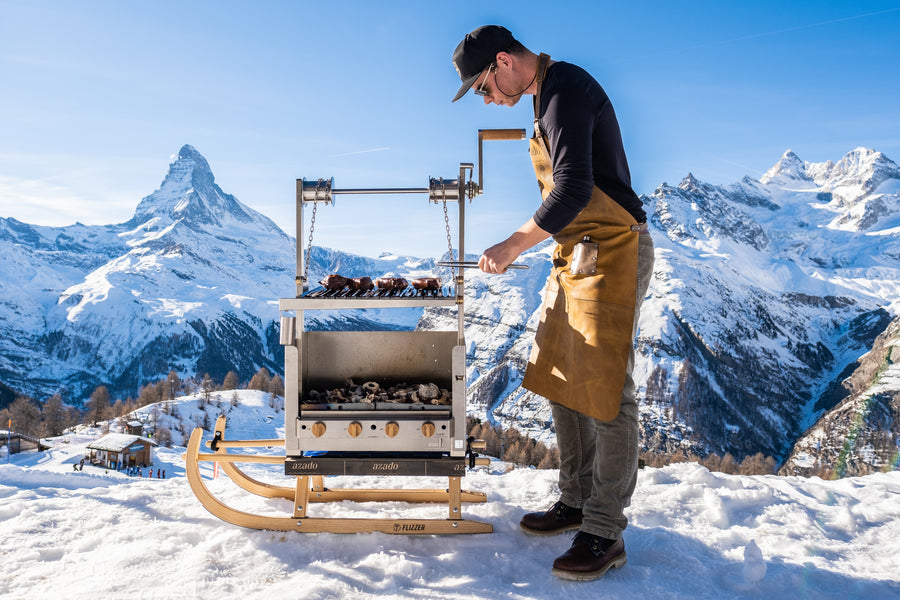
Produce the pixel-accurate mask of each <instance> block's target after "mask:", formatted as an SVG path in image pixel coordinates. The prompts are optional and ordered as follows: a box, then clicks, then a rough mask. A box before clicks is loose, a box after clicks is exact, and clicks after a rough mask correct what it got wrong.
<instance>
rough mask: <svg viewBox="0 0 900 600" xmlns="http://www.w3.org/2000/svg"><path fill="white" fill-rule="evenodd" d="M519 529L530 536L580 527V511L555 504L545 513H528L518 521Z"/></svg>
mask: <svg viewBox="0 0 900 600" xmlns="http://www.w3.org/2000/svg"><path fill="white" fill-rule="evenodd" d="M519 527H521V528H522V531H524V532H525V533H530V534H532V535H550V534H552V533H559V532H560V531H569V530H571V529H578V528H579V527H581V509H580V508H572V507H571V506H567V505H565V504H563V503H562V502H557V503H556V504H554V505H553V506H551V507H550V509H549V510H548V511H547V512H533V513H528V514H526V515H525V516H524V517H522V520H521V521H519Z"/></svg>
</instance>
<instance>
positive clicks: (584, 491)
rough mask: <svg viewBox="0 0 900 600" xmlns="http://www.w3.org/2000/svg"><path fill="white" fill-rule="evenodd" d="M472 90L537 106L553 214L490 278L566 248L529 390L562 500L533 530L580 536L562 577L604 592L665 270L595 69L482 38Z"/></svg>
mask: <svg viewBox="0 0 900 600" xmlns="http://www.w3.org/2000/svg"><path fill="white" fill-rule="evenodd" d="M453 65H454V67H455V68H456V71H457V73H458V74H459V76H460V79H461V80H462V86H461V87H460V89H459V92H458V93H457V94H456V97H455V98H454V99H453V101H454V102H455V101H457V100H459V99H460V98H462V97H463V96H464V95H465V94H466V92H467V91H468V90H470V89H471V90H472V91H473V92H474V93H475V94H477V95H479V96H482V97H483V98H484V102H485V104H491V103H493V104H497V105H498V106H514V105H515V104H516V103H517V102H518V101H519V100H520V99H521V98H522V97H523V96H526V95H531V96H533V97H534V98H533V104H534V115H535V120H534V136H533V137H532V139H531V140H530V153H531V158H532V163H533V164H534V169H535V174H536V175H537V179H538V186H539V187H540V189H541V196H542V199H543V201H542V203H541V204H540V206H539V207H538V208H537V210H536V212H535V213H534V216H533V217H532V218H531V219H529V221H528V222H527V223H525V224H524V225H522V227H520V228H519V229H518V230H517V231H515V232H513V233H512V235H510V236H509V237H508V238H507V239H505V240H503V241H502V242H500V243H498V244H496V245H494V246H491V247H490V248H488V249H487V250H485V251H484V254H483V255H482V256H481V258H480V259H479V261H478V265H479V267H480V268H481V269H482V270H483V271H485V272H487V273H503V272H505V271H506V268H507V267H508V266H509V264H510V263H512V262H513V261H514V260H515V259H516V257H518V256H519V254H521V253H522V252H523V251H525V250H527V249H528V248H531V247H532V246H534V245H535V244H537V243H538V242H541V241H543V240H545V239H547V238H548V237H550V236H553V239H554V241H556V242H557V245H556V248H555V250H554V254H553V270H552V272H551V274H550V277H549V278H548V281H547V287H546V289H545V291H544V298H543V304H542V306H541V322H540V324H539V326H538V330H537V332H536V334H535V343H534V347H533V348H532V351H531V357H530V358H529V363H528V368H527V370H526V372H525V378H524V381H523V384H522V385H523V386H524V387H525V388H526V389H528V390H531V391H533V392H535V393H537V394H540V395H541V396H544V397H545V398H547V399H549V400H550V403H551V409H552V414H553V421H554V423H555V425H556V433H557V442H558V446H559V453H560V471H559V489H560V499H559V501H558V502H556V504H554V505H553V506H552V507H551V508H550V509H549V510H547V511H546V512H537V513H529V514H526V515H525V516H524V517H522V520H521V523H520V526H521V528H522V529H523V530H524V531H525V532H526V533H529V534H535V535H548V534H553V533H557V532H561V531H567V530H573V529H578V533H577V534H576V535H575V538H574V540H573V542H572V545H571V547H570V548H569V549H568V550H567V551H566V552H565V553H564V554H563V555H562V556H560V557H559V558H557V559H556V560H555V561H554V563H553V571H552V572H553V573H554V574H555V575H558V576H560V577H563V578H566V579H574V580H590V579H596V578H598V577H601V576H602V575H603V574H604V573H605V572H606V571H607V570H608V569H609V568H611V567H621V566H623V565H624V564H625V561H626V555H625V545H624V541H623V539H622V532H623V531H624V530H625V527H626V525H627V519H626V517H625V515H624V509H625V508H626V507H627V506H628V505H629V503H630V501H631V495H632V493H633V492H634V487H635V483H636V481H637V455H638V436H639V430H638V410H637V402H636V399H635V385H634V381H633V380H632V376H631V373H632V370H633V366H634V335H635V333H636V328H637V320H638V315H639V311H640V305H641V301H642V299H643V297H644V295H645V294H646V292H647V287H648V285H649V282H650V275H651V273H652V270H653V242H652V240H651V238H650V235H649V233H648V232H647V224H646V220H647V218H646V214H645V213H644V210H643V208H642V206H641V201H640V199H639V198H638V197H637V194H635V193H634V191H633V189H632V187H631V175H630V172H629V169H628V162H627V160H626V157H625V151H624V149H623V145H622V138H621V134H620V132H619V125H618V121H617V119H616V115H615V112H614V111H613V107H612V105H611V104H610V102H609V98H608V97H607V95H606V92H604V91H603V88H602V87H601V86H600V85H599V84H598V83H597V82H596V81H595V80H594V79H593V78H592V77H591V76H590V75H589V74H588V73H587V72H586V71H584V70H583V69H581V68H579V67H577V66H575V65H571V64H568V63H565V62H556V61H552V60H550V57H549V56H547V55H545V54H540V55H536V54H534V53H533V52H531V51H530V50H528V49H527V48H525V47H524V46H523V45H522V44H521V43H519V42H518V41H517V40H516V39H515V38H514V37H513V36H512V34H511V33H510V32H509V31H508V30H506V29H505V28H503V27H499V26H496V25H487V26H484V27H480V28H478V29H476V30H475V31H473V32H471V33H469V34H468V35H467V36H466V37H465V38H464V39H463V41H462V42H460V44H459V46H457V48H456V50H455V51H454V53H453Z"/></svg>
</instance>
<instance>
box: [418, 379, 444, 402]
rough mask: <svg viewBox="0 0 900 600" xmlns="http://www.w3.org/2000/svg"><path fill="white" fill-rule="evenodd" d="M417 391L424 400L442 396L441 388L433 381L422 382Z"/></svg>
mask: <svg viewBox="0 0 900 600" xmlns="http://www.w3.org/2000/svg"><path fill="white" fill-rule="evenodd" d="M416 391H417V392H418V394H419V398H421V399H422V400H434V399H436V398H440V397H441V389H440V388H439V387H438V386H437V385H435V384H433V383H428V384H422V385H420V386H419V388H418V390H416Z"/></svg>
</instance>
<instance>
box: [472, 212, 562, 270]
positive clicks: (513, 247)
mask: <svg viewBox="0 0 900 600" xmlns="http://www.w3.org/2000/svg"><path fill="white" fill-rule="evenodd" d="M548 237H550V233H549V232H547V231H544V230H543V229H541V228H540V227H538V226H537V224H536V223H535V222H534V219H529V220H528V222H527V223H525V224H524V225H522V226H521V227H519V229H518V231H516V232H515V233H514V234H512V235H511V236H509V237H508V238H506V239H505V240H503V241H502V242H500V243H499V244H494V245H493V246H491V247H490V248H488V249H487V250H485V251H484V253H483V254H482V255H481V258H479V259H478V268H479V269H481V270H482V271H484V272H485V273H506V267H508V266H509V265H510V264H512V262H513V261H514V260H516V258H518V257H519V255H520V254H522V252H524V251H525V250H528V249H529V248H531V247H532V246H534V245H535V244H537V243H539V242H542V241H544V240H546V239H547V238H548Z"/></svg>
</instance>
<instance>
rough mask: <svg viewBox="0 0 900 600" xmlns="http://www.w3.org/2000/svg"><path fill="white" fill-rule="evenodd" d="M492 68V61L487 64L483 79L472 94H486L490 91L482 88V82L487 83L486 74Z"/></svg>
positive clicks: (489, 72) (488, 73)
mask: <svg viewBox="0 0 900 600" xmlns="http://www.w3.org/2000/svg"><path fill="white" fill-rule="evenodd" d="M493 70H494V63H491V64H490V65H488V71H487V73H485V74H484V79H482V80H481V85H479V86H478V89H477V90H475V92H474V94H475V95H476V96H487V95H488V94H489V93H490V92H489V91H488V90H486V89H484V84H485V83H487V78H488V75H490V74H491V71H493Z"/></svg>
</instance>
